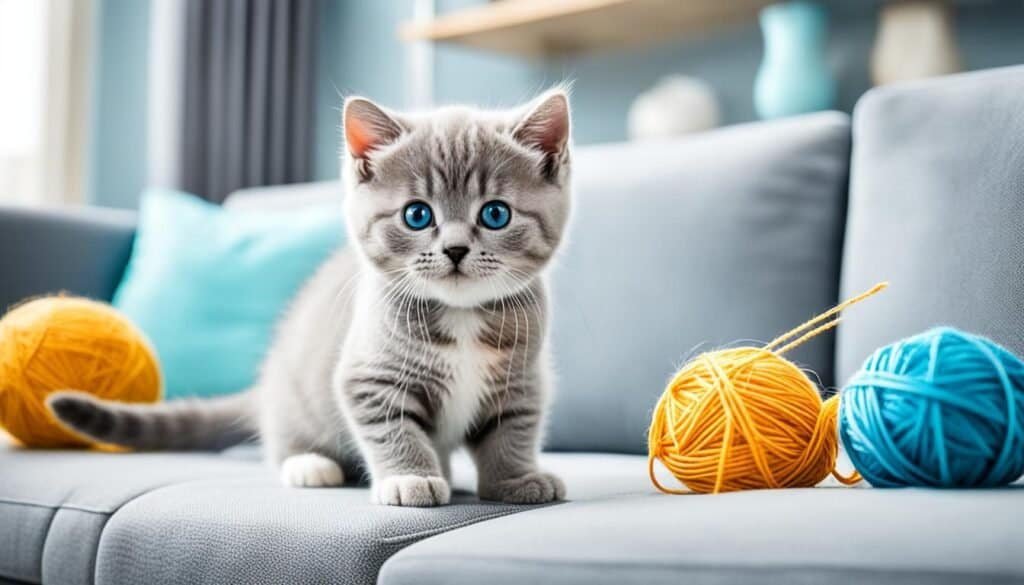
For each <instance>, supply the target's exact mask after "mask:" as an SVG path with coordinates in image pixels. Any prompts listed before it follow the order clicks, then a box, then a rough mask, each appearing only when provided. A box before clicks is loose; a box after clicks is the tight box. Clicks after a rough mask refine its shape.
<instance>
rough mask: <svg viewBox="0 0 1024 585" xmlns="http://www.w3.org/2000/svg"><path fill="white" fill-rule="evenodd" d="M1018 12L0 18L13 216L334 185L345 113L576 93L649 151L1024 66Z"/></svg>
mask: <svg viewBox="0 0 1024 585" xmlns="http://www.w3.org/2000/svg"><path fill="white" fill-rule="evenodd" d="M1022 30H1024V2H1021V1H1020V0H1015V1H1009V0H990V1H985V0H975V1H950V2H944V1H937V0H908V1H901V2H897V1H893V2H886V1H882V0H848V1H840V0H833V1H822V2H805V1H797V2H783V3H773V2H766V1H759V0H677V1H670V0H496V1H491V2H488V1H486V0H0V83H2V91H0V203H4V204H18V205H46V204H69V203H70V204H92V205H101V206H111V207H123V208H134V207H135V206H136V205H137V203H138V199H139V196H140V193H141V192H142V190H143V189H144V188H145V187H147V186H168V187H175V188H180V189H184V190H187V191H189V192H192V193H196V194H198V195H200V196H202V197H204V198H206V199H209V200H212V201H220V200H222V199H223V198H224V197H225V196H226V195H227V194H228V193H229V192H231V191H233V190H235V189H238V188H242V187H249V186H259V185H273V184H283V183H297V182H306V181H318V180H333V179H336V178H337V176H338V164H339V163H338V153H339V147H340V131H339V130H340V128H339V119H340V105H341V103H342V100H343V98H344V96H346V95H349V94H353V93H357V94H361V95H365V96H368V97H370V98H372V99H374V100H377V101H378V102H380V103H381V104H383V105H386V106H390V107H393V108H399V109H401V108H427V107H430V106H433V105H437V104H448V103H453V102H461V103H470V104H477V105H482V106H489V107H491V106H493V107H498V106H508V105H514V104H517V103H520V102H522V101H524V100H527V99H529V98H530V97H531V96H533V95H534V94H536V93H537V92H538V91H540V90H542V89H544V88H546V87H548V86H550V85H552V84H555V83H560V82H563V81H567V80H568V81H569V82H571V84H572V88H573V106H574V123H575V140H576V143H577V144H592V143H600V142H609V141H621V140H627V139H632V140H646V139H658V138H663V137H667V136H674V135H680V134H687V133H694V132H701V131H705V130H708V129H710V128H714V127H718V126H724V125H730V124H737V123H743V122H748V121H752V120H756V119H760V118H774V117H781V116H788V115H794V114H799V113H802V112H808V111H814V110H820V109H838V110H844V111H850V109H851V108H852V106H853V104H854V103H855V101H856V100H857V98H858V97H859V96H860V95H861V94H862V93H863V92H865V91H866V90H868V89H869V88H871V87H872V86H874V85H880V84H885V83H891V82H893V81H899V80H906V79H915V78H921V77H928V76H933V75H941V74H947V73H953V72H956V71H961V70H972V69H982V68H988V67H995V66H1002V65H1008V64H1013V63H1020V62H1024V34H1022V32H1021V31H1022Z"/></svg>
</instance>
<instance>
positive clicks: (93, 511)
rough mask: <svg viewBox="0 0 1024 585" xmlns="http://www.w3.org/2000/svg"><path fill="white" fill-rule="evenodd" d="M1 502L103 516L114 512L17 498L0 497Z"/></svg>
mask: <svg viewBox="0 0 1024 585" xmlns="http://www.w3.org/2000/svg"><path fill="white" fill-rule="evenodd" d="M0 504H9V505H12V506H26V507H30V508H44V509H47V510H58V511H59V510H74V511H76V512H86V513H88V514H98V515H102V516H109V515H110V514H112V513H113V511H112V510H103V509H100V508H90V507H87V506H80V505H78V504H44V503H42V502H33V501H31V500H16V499H11V498H0Z"/></svg>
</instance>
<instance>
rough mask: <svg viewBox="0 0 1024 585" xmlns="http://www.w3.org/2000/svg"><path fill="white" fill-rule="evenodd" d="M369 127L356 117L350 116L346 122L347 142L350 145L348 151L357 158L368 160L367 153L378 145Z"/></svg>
mask: <svg viewBox="0 0 1024 585" xmlns="http://www.w3.org/2000/svg"><path fill="white" fill-rule="evenodd" d="M367 126H368V125H367V124H365V123H364V122H363V121H362V120H359V119H357V118H355V117H354V116H349V117H348V119H347V120H345V142H346V144H348V151H349V152H350V153H351V154H352V156H354V157H356V158H366V155H367V153H369V152H370V151H371V150H373V148H374V145H375V144H376V143H377V141H376V140H375V139H374V136H373V133H372V132H371V131H370V128H368V127H367Z"/></svg>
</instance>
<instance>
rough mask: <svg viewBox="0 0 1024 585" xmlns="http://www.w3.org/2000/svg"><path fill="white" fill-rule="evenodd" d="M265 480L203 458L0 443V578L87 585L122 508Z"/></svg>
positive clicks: (233, 464) (255, 467)
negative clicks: (181, 492) (198, 483)
mask: <svg viewBox="0 0 1024 585" xmlns="http://www.w3.org/2000/svg"><path fill="white" fill-rule="evenodd" d="M266 474H267V471H266V470H265V469H264V468H263V467H262V466H261V465H259V464H256V463H253V462H251V461H238V460H234V459H231V458H228V457H221V456H216V455H209V454H110V453H99V452H86V451H31V450H23V449H16V448H13V447H8V446H5V445H4V440H3V439H0V577H3V578H8V579H15V580H20V581H26V582H29V583H38V582H40V581H43V582H46V583H91V582H92V577H93V573H94V570H93V568H94V565H95V558H96V551H97V547H98V543H99V540H100V534H101V531H102V530H103V529H104V526H105V525H106V523H107V520H108V519H109V517H110V515H111V514H113V513H114V512H116V511H117V510H118V508H120V507H121V506H122V505H124V504H125V503H126V502H128V501H130V500H132V499H134V498H137V497H139V496H141V495H142V494H145V493H147V492H149V491H151V490H154V489H157V488H160V487H163V486H166V485H170V484H177V483H180V482H187V481H193V480H197V479H210V478H217V477H231V478H240V477H263V476H265V475H266Z"/></svg>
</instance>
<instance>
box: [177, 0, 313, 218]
mask: <svg viewBox="0 0 1024 585" xmlns="http://www.w3.org/2000/svg"><path fill="white" fill-rule="evenodd" d="M187 2H188V4H187V6H186V8H185V10H186V15H185V54H184V61H185V63H184V68H183V69H184V80H183V91H184V96H183V97H184V108H183V113H182V116H183V134H184V135H183V137H182V140H181V141H180V145H181V158H180V161H181V167H182V168H181V171H182V173H181V181H182V187H183V188H184V189H185V190H186V191H189V192H191V193H195V194H197V195H200V196H202V197H204V198H206V199H208V200H210V201H214V202H221V201H223V200H224V198H225V197H226V196H227V195H228V193H230V192H232V191H234V190H235V189H240V188H243V187H254V186H260V185H278V184H283V183H297V182H302V181H308V180H311V179H312V174H313V141H314V135H313V112H314V104H313V99H314V91H315V80H314V77H313V76H314V71H315V59H316V54H315V51H314V49H315V47H316V38H315V37H316V23H317V17H316V11H317V4H318V2H317V1H316V0H187Z"/></svg>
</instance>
